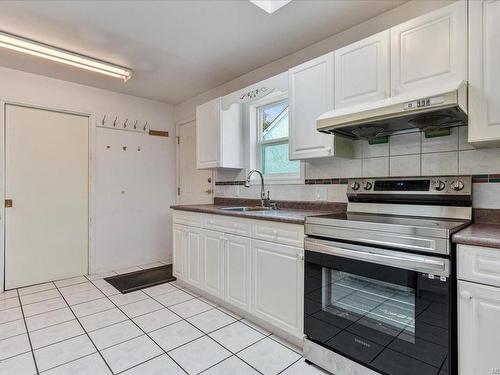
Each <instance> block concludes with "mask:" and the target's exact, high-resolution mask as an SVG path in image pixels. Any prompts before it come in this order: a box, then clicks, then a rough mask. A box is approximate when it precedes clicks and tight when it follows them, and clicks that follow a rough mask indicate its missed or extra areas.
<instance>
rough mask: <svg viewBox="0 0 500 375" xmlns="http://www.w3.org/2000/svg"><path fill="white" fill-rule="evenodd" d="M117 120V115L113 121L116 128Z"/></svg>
mask: <svg viewBox="0 0 500 375" xmlns="http://www.w3.org/2000/svg"><path fill="white" fill-rule="evenodd" d="M117 120H118V116H116V117H115V121H113V126H114V127H115V128H116V121H117Z"/></svg>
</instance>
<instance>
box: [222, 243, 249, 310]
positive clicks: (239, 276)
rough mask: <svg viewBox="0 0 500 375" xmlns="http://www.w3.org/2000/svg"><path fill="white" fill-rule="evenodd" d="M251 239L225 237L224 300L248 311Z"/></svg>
mask: <svg viewBox="0 0 500 375" xmlns="http://www.w3.org/2000/svg"><path fill="white" fill-rule="evenodd" d="M250 245H251V239H250V238H246V237H241V236H233V235H226V246H225V262H224V276H225V283H224V299H225V301H227V302H229V303H231V304H233V305H235V306H236V307H239V308H240V309H243V310H245V311H248V310H250V286H251V285H250V283H251V278H250V275H251V269H252V268H251V248H250Z"/></svg>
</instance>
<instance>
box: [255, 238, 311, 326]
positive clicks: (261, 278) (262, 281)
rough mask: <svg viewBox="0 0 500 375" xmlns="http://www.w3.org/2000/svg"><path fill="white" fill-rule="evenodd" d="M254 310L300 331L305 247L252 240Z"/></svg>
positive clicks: (264, 316)
mask: <svg viewBox="0 0 500 375" xmlns="http://www.w3.org/2000/svg"><path fill="white" fill-rule="evenodd" d="M252 265H253V273H252V276H253V277H252V290H253V294H252V297H253V303H252V313H253V314H255V315H256V316H258V317H260V318H262V319H264V320H267V321H270V322H272V323H273V324H275V325H276V326H278V327H280V328H282V329H284V330H287V331H291V332H294V333H295V334H300V332H298V330H299V329H300V327H301V323H302V302H301V300H302V295H303V252H302V249H299V248H296V247H291V246H286V245H281V244H277V243H272V242H265V241H256V240H252Z"/></svg>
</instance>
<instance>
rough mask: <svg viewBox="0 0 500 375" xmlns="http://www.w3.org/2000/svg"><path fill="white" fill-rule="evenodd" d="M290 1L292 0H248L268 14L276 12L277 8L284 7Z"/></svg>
mask: <svg viewBox="0 0 500 375" xmlns="http://www.w3.org/2000/svg"><path fill="white" fill-rule="evenodd" d="M290 1H292V0H250V2H252V3H254V4H255V5H257V6H258V7H259V8H261V9H264V10H265V11H266V12H267V13H269V14H271V13H274V12H276V11H277V10H278V9H279V8H281V7H284V6H285V5H286V4H288V3H289V2H290Z"/></svg>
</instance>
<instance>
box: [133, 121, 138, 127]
mask: <svg viewBox="0 0 500 375" xmlns="http://www.w3.org/2000/svg"><path fill="white" fill-rule="evenodd" d="M137 122H138V120H135V122H134V129H137Z"/></svg>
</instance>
